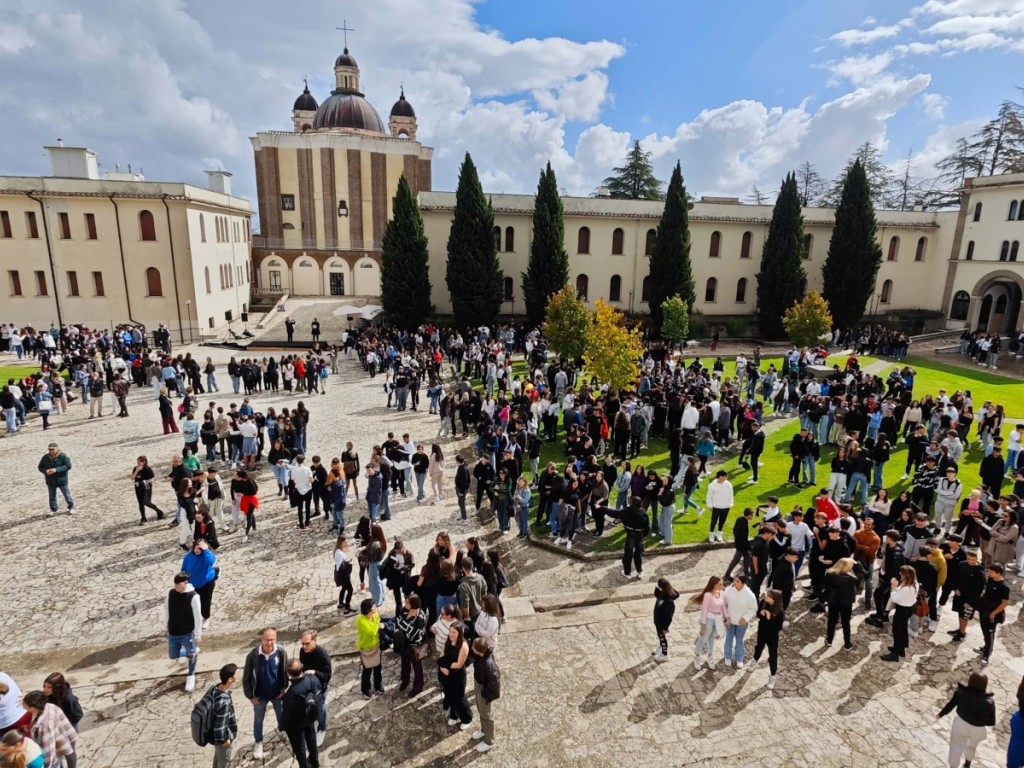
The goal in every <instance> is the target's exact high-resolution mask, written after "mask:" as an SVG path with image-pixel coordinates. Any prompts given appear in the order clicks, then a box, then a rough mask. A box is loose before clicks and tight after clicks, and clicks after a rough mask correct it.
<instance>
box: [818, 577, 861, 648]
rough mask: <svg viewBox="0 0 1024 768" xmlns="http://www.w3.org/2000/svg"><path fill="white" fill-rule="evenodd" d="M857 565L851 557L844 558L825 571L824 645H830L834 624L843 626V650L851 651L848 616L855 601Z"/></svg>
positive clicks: (834, 628)
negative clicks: (825, 612)
mask: <svg viewBox="0 0 1024 768" xmlns="http://www.w3.org/2000/svg"><path fill="white" fill-rule="evenodd" d="M856 565H857V563H856V561H855V560H854V559H853V558H852V557H844V558H842V559H840V560H838V561H837V562H836V563H835V565H833V566H832V567H831V568H829V569H828V570H827V571H825V595H826V599H827V601H828V625H827V629H826V630H825V645H832V639H833V638H834V637H835V634H836V624H837V623H838V622H839V621H840V620H841V621H842V624H843V650H844V651H847V652H849V651H852V650H853V643H852V642H850V615H851V613H852V612H853V604H854V602H855V601H856V599H857V576H856V574H855V573H854V568H855V567H856Z"/></svg>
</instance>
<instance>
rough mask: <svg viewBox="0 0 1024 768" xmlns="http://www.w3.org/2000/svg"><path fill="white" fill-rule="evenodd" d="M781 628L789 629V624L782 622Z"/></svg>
mask: <svg viewBox="0 0 1024 768" xmlns="http://www.w3.org/2000/svg"><path fill="white" fill-rule="evenodd" d="M782 628H783V629H788V628H789V622H788V621H783V622H782Z"/></svg>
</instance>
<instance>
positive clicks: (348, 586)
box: [334, 535, 355, 616]
mask: <svg viewBox="0 0 1024 768" xmlns="http://www.w3.org/2000/svg"><path fill="white" fill-rule="evenodd" d="M334 585H335V586H336V587H338V588H339V590H340V591H339V592H338V610H339V611H343V612H344V615H345V616H351V615H353V614H354V613H355V610H354V609H353V608H352V555H351V553H350V552H349V548H348V540H347V539H346V538H345V537H344V536H340V535H339V536H338V540H337V541H336V542H335V544H334Z"/></svg>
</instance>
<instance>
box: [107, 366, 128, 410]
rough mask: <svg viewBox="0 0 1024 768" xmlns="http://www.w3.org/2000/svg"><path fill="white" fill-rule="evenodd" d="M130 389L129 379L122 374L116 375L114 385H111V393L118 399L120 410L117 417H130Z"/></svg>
mask: <svg viewBox="0 0 1024 768" xmlns="http://www.w3.org/2000/svg"><path fill="white" fill-rule="evenodd" d="M130 388H131V385H129V383H128V379H126V378H124V377H123V376H122V375H121V374H120V373H115V374H114V383H113V384H111V385H110V391H111V392H113V393H114V397H116V398H117V407H118V408H119V409H120V410H119V411H118V414H117V415H118V416H120V417H122V418H123V417H126V416H128V391H129V389H130Z"/></svg>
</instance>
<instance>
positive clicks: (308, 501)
mask: <svg viewBox="0 0 1024 768" xmlns="http://www.w3.org/2000/svg"><path fill="white" fill-rule="evenodd" d="M312 503H313V492H312V491H310V492H309V493H307V494H306V495H305V496H301V495H300V496H299V503H298V505H297V506H296V507H295V509H296V510H297V511H298V515H299V528H308V527H309V518H310V515H311V514H312ZM303 513H305V522H303Z"/></svg>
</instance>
